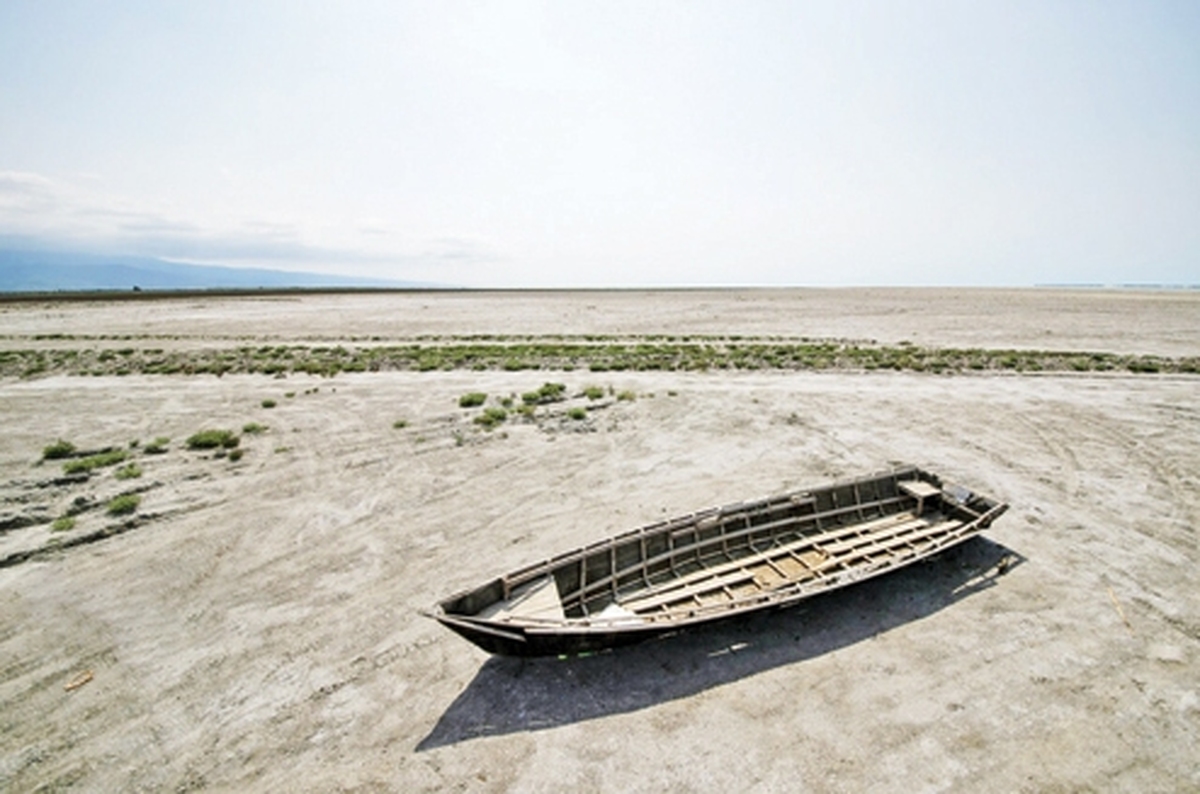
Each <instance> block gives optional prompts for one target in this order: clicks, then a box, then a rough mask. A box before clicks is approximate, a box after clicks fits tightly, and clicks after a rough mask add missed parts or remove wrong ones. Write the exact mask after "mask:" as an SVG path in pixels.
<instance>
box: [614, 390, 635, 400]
mask: <svg viewBox="0 0 1200 794" xmlns="http://www.w3.org/2000/svg"><path fill="white" fill-rule="evenodd" d="M617 399H618V400H621V401H623V402H633V401H634V400H636V399H637V395H636V394H634V393H633V392H631V391H629V390H628V389H626V390H625V391H623V392H621V393H619V394H618V395H617Z"/></svg>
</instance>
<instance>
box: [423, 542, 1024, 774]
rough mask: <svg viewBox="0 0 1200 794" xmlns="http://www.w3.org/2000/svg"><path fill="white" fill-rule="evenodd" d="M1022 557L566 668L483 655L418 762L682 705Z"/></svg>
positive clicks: (909, 579) (929, 568) (918, 612)
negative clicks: (509, 737) (430, 755)
mask: <svg viewBox="0 0 1200 794" xmlns="http://www.w3.org/2000/svg"><path fill="white" fill-rule="evenodd" d="M1024 561H1025V558H1024V557H1022V556H1021V555H1019V554H1017V553H1016V552H1014V551H1012V550H1011V549H1009V548H1007V547H1005V546H1003V545H1001V544H999V543H996V542H995V541H992V540H989V539H987V538H985V537H982V536H979V535H977V536H975V537H974V538H971V539H970V540H968V541H966V542H964V543H961V544H959V545H958V546H955V547H954V548H951V549H948V550H946V551H945V552H942V553H941V554H938V555H936V556H934V557H930V558H929V559H927V560H925V561H923V562H920V563H916V564H914V565H910V566H908V567H907V568H904V569H901V570H899V571H896V572H894V573H891V574H887V575H885V576H880V577H877V578H874V579H870V580H867V581H865V582H860V583H858V584H856V585H852V586H850V587H847V588H844V589H841V590H837V591H834V592H831V593H827V594H824V595H820V596H816V597H814V598H811V599H807V600H805V601H804V602H802V603H801V604H800V605H798V606H796V607H792V608H790V609H784V610H777V611H771V612H765V613H759V614H753V615H747V616H743V617H735V618H730V619H729V620H726V621H722V622H720V623H717V624H712V625H709V626H706V627H703V628H698V629H693V630H691V631H688V632H680V633H678V634H674V635H670V636H666V637H662V638H659V639H655V640H650V641H648V642H644V643H642V644H640V645H634V646H631V647H628V648H620V649H616V650H613V651H610V652H605V653H598V654H594V655H590V656H579V657H572V658H537V659H515V658H508V657H501V656H493V657H491V658H489V659H488V660H487V661H486V662H484V664H483V666H482V667H480V669H479V672H478V673H476V675H475V678H474V679H473V680H472V681H471V683H470V684H469V685H468V686H467V688H466V689H464V690H463V692H462V693H461V694H460V695H459V696H458V697H457V698H455V700H454V702H453V703H451V704H450V706H449V708H447V709H446V711H445V712H444V713H443V714H442V716H441V718H440V719H439V720H438V722H437V725H435V726H434V728H433V730H432V731H431V732H430V733H429V735H428V736H426V737H425V738H424V739H422V740H421V741H420V743H419V744H417V746H416V750H417V751H419V752H420V751H425V750H432V749H434V748H437V747H444V746H446V745H451V744H456V743H458V742H462V741H465V740H468V739H475V738H479V737H484V736H497V735H503V734H508V733H515V732H519V731H536V730H543V729H546V728H555V727H558V726H561V725H569V724H572V723H576V722H583V721H586V720H592V719H596V718H599V717H606V716H609V715H611V714H622V713H627V712H632V711H638V710H640V709H644V708H647V707H650V706H654V705H656V704H659V703H664V702H667V701H671V700H676V699H679V698H686V697H690V696H691V695H694V694H696V693H698V692H702V691H704V690H706V689H710V688H712V687H716V686H720V685H722V684H727V683H730V682H732V681H736V680H738V679H741V678H746V677H749V676H753V675H756V674H758V673H761V672H764V671H766V670H771V669H773V668H776V667H782V666H784V665H788V664H794V663H796V662H802V661H804V660H806V659H811V658H813V657H817V656H821V655H822V654H826V653H829V652H830V651H833V650H837V649H839V648H844V647H846V646H849V645H853V644H855V643H857V642H861V641H862V640H865V639H869V638H871V637H873V636H875V635H877V634H880V633H882V632H885V631H888V630H890V629H893V628H895V627H896V626H900V625H903V624H904V623H908V622H909V621H912V620H917V619H919V618H922V617H925V616H927V615H930V614H933V613H934V612H937V611H938V610H940V609H943V608H945V607H947V606H950V605H951V604H954V603H955V602H957V601H960V600H962V599H964V598H966V597H968V596H970V595H973V594H974V593H977V592H979V591H981V590H985V589H987V588H989V587H992V586H993V585H994V584H995V583H996V579H997V578H998V577H999V576H1001V575H1003V574H1004V573H1005V572H1007V571H1008V570H1011V569H1012V568H1014V567H1016V566H1017V565H1020V564H1022V563H1023V562H1024Z"/></svg>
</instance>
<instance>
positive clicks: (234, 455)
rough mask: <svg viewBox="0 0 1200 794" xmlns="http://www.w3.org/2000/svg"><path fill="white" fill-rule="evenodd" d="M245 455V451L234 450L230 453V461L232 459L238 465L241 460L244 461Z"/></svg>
mask: <svg viewBox="0 0 1200 794" xmlns="http://www.w3.org/2000/svg"><path fill="white" fill-rule="evenodd" d="M243 454H244V451H243V450H240V449H234V450H230V452H229V459H230V460H231V461H234V462H235V463H236V462H237V461H239V460H241V459H242V455H243Z"/></svg>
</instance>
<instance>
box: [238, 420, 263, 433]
mask: <svg viewBox="0 0 1200 794" xmlns="http://www.w3.org/2000/svg"><path fill="white" fill-rule="evenodd" d="M242 432H243V433H245V434H247V435H251V436H256V435H258V434H259V433H265V432H267V426H266V425H260V424H259V423H258V422H247V423H246V424H244V425H242Z"/></svg>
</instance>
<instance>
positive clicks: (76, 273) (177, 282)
mask: <svg viewBox="0 0 1200 794" xmlns="http://www.w3.org/2000/svg"><path fill="white" fill-rule="evenodd" d="M435 286H438V285H434V284H425V283H421V282H415V281H390V280H387V279H373V278H356V277H352V276H336V275H331V274H322V273H294V272H289V271H286V270H266V269H261V268H240V267H217V266H213V265H185V264H180V263H178V262H168V261H166V260H163V259H152V258H148V257H132V256H99V255H95V254H76V253H62V252H51V251H17V250H0V292H71V291H76V290H132V289H134V288H137V289H142V290H174V289H221V288H226V289H257V288H276V289H278V288H286V287H381V288H392V289H404V288H411V289H418V288H423V287H426V288H428V287H435Z"/></svg>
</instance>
